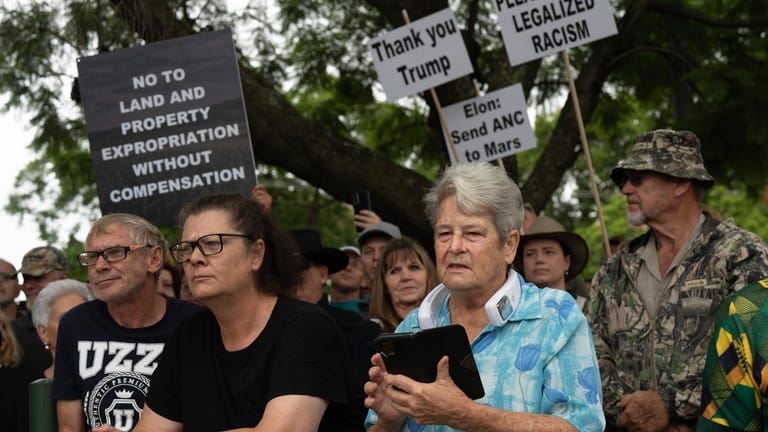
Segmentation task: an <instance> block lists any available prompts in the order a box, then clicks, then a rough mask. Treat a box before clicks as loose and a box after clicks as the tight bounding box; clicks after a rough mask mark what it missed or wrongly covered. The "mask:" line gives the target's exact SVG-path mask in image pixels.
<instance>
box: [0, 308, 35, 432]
mask: <svg viewBox="0 0 768 432" xmlns="http://www.w3.org/2000/svg"><path fill="white" fill-rule="evenodd" d="M22 355H23V352H22V350H21V346H20V345H19V342H18V341H17V340H16V336H15V335H14V334H13V328H12V327H11V322H10V321H9V320H8V319H7V318H6V317H5V315H4V314H3V313H2V312H1V311H0V383H2V385H0V425H2V430H4V431H13V432H16V431H19V432H21V431H24V432H26V431H28V430H29V402H28V400H29V397H28V389H27V384H28V383H29V382H30V381H31V377H30V376H29V375H28V374H27V373H25V372H24V371H23V370H21V369H19V368H18V366H19V362H20V361H21V356H22Z"/></svg>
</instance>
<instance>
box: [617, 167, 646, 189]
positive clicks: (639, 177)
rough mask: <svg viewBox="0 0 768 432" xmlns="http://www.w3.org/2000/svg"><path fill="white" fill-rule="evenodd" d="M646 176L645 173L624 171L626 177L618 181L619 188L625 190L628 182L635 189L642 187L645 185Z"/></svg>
mask: <svg viewBox="0 0 768 432" xmlns="http://www.w3.org/2000/svg"><path fill="white" fill-rule="evenodd" d="M645 175H646V173H645V172H643V171H631V170H626V171H624V175H623V176H622V177H621V178H620V179H619V181H618V185H619V188H623V187H624V185H625V184H627V182H629V184H631V185H632V186H633V187H640V185H642V184H643V180H644V179H645Z"/></svg>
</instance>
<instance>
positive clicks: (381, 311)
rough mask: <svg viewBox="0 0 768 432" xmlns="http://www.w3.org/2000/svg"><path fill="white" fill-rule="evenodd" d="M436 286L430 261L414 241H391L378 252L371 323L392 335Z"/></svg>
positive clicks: (427, 255) (432, 263)
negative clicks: (374, 322)
mask: <svg viewBox="0 0 768 432" xmlns="http://www.w3.org/2000/svg"><path fill="white" fill-rule="evenodd" d="M438 283H439V281H438V279H437V270H436V269H435V264H434V262H433V261H432V258H431V257H430V256H429V254H428V253H427V251H426V250H424V248H423V247H422V246H421V245H420V244H419V243H417V242H416V241H415V240H413V239H411V238H408V237H401V238H394V239H392V240H390V241H389V243H387V246H386V247H385V248H384V250H383V251H382V252H381V258H379V263H378V265H377V266H376V272H375V274H374V277H373V285H372V287H371V304H370V316H371V320H373V321H376V322H377V323H379V325H380V326H381V329H382V331H383V332H393V331H395V328H396V327H397V326H398V324H400V321H402V320H403V318H405V316H406V315H408V313H409V312H410V311H412V310H413V309H415V308H416V307H418V306H419V304H420V303H421V301H422V300H423V299H424V297H426V295H427V293H429V292H430V291H432V288H434V287H435V286H437V284H438Z"/></svg>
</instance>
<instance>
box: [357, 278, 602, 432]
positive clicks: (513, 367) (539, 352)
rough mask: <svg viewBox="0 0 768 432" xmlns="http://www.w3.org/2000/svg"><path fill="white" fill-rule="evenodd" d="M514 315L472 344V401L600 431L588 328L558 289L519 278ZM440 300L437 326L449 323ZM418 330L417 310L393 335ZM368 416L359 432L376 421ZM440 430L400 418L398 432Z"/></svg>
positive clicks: (599, 399)
mask: <svg viewBox="0 0 768 432" xmlns="http://www.w3.org/2000/svg"><path fill="white" fill-rule="evenodd" d="M517 277H518V278H519V279H520V284H521V288H522V292H521V298H520V302H519V304H518V306H517V309H516V310H515V311H514V313H513V314H512V315H511V316H510V317H509V319H508V320H507V321H506V323H505V324H504V325H503V326H501V327H494V326H493V325H491V324H488V325H487V326H486V327H485V328H484V329H483V331H482V332H481V333H480V334H479V335H478V336H477V338H476V339H475V340H474V341H472V352H473V353H474V356H475V363H476V364H477V368H478V370H479V371H480V376H481V378H482V381H483V388H484V389H485V396H483V397H482V398H480V399H477V400H476V402H478V403H481V404H485V405H488V406H492V407H495V408H501V409H504V410H508V411H516V412H529V413H540V414H551V415H555V416H558V417H561V418H563V419H565V420H567V421H568V422H569V423H571V424H572V425H573V426H575V427H576V428H577V429H578V430H580V431H595V432H597V431H603V430H604V429H605V418H604V416H603V407H602V390H601V385H600V373H599V370H598V367H597V358H596V356H595V347H594V344H593V342H592V334H591V332H590V330H589V325H588V324H587V320H586V318H585V317H584V314H583V313H582V312H581V309H580V308H579V306H578V305H577V304H576V302H575V301H574V299H573V297H572V296H571V295H570V294H568V293H567V292H565V291H561V290H555V289H550V288H544V289H539V288H537V287H536V286H535V285H533V284H530V283H527V282H525V281H524V280H523V279H522V278H521V277H520V276H519V275H517ZM448 299H449V298H446V299H445V300H444V301H443V304H442V306H441V309H440V315H439V319H438V326H445V325H449V324H451V319H450V313H449V311H448ZM418 330H419V323H418V319H417V311H416V310H414V311H411V313H410V314H409V315H408V316H407V317H406V318H405V319H404V320H403V322H402V323H400V325H399V326H398V327H397V330H396V331H397V332H413V331H418ZM376 419H377V417H376V413H375V412H374V411H373V410H369V411H368V417H367V418H366V422H365V425H366V428H368V427H370V426H372V425H373V424H374V423H376ZM455 430H456V429H453V428H451V427H448V426H443V425H430V426H421V425H418V424H417V423H416V422H415V421H413V420H412V419H411V418H408V419H407V421H406V423H405V424H404V425H403V428H402V432H421V431H423V432H448V431H455Z"/></svg>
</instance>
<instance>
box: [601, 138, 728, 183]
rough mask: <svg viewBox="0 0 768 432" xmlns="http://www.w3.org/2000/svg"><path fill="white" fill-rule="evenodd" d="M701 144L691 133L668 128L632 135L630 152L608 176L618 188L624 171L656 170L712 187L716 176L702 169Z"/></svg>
mask: <svg viewBox="0 0 768 432" xmlns="http://www.w3.org/2000/svg"><path fill="white" fill-rule="evenodd" d="M700 147H701V144H700V143H699V139H698V138H697V137H696V135H695V134H694V133H693V132H689V131H674V130H669V129H660V130H655V131H652V132H646V133H644V134H642V135H640V136H638V137H637V138H635V144H634V146H633V147H632V152H631V153H630V154H629V157H628V158H626V159H624V160H621V161H619V163H618V164H617V165H616V168H614V169H613V170H611V178H612V179H613V181H614V182H615V183H616V184H617V185H618V186H619V187H621V181H622V180H623V179H624V175H625V173H624V171H626V170H635V171H655V172H657V173H662V174H667V175H670V176H672V177H677V178H682V179H692V180H698V181H700V182H702V183H704V184H706V185H707V186H712V185H713V184H715V179H714V178H712V176H711V175H709V173H708V172H707V169H706V168H704V159H703V158H702V157H701V149H700Z"/></svg>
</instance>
